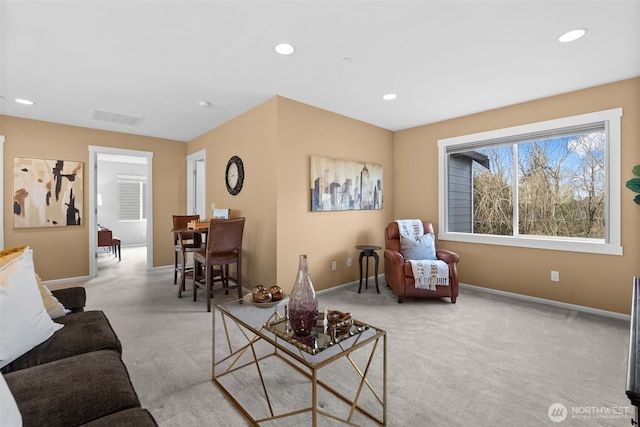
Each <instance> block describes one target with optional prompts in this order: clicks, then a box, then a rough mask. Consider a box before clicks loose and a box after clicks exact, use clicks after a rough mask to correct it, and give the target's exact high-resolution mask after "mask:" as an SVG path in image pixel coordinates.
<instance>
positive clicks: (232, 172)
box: [225, 156, 244, 196]
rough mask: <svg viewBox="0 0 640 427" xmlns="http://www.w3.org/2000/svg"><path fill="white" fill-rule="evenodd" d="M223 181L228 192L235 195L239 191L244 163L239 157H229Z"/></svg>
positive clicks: (242, 178) (242, 179) (242, 181)
mask: <svg viewBox="0 0 640 427" xmlns="http://www.w3.org/2000/svg"><path fill="white" fill-rule="evenodd" d="M225 181H226V184H227V191H228V192H229V194H231V195H233V196H235V195H236V194H238V193H240V190H242V184H243V183H244V165H243V164H242V160H241V159H240V157H238V156H233V157H232V158H230V159H229V162H228V163H227V170H226V172H225Z"/></svg>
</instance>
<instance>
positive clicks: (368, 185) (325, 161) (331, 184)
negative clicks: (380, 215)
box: [311, 156, 383, 212]
mask: <svg viewBox="0 0 640 427" xmlns="http://www.w3.org/2000/svg"><path fill="white" fill-rule="evenodd" d="M382 175H383V168H382V165H379V164H375V163H364V162H358V161H352V160H339V159H332V158H328V157H320V156H311V211H312V212H318V211H345V210H365V209H366V210H371V209H382V188H383V180H382Z"/></svg>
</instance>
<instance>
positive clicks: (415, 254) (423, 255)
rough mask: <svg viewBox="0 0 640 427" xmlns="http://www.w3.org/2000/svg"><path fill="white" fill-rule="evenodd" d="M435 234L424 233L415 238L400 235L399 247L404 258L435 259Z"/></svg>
mask: <svg viewBox="0 0 640 427" xmlns="http://www.w3.org/2000/svg"><path fill="white" fill-rule="evenodd" d="M435 240H436V236H435V235H434V234H433V233H427V234H424V235H422V236H420V237H418V238H417V239H410V238H408V237H404V236H400V247H401V248H402V249H401V252H402V256H403V257H404V258H405V259H415V260H417V259H419V260H422V259H429V260H435V259H436V246H435Z"/></svg>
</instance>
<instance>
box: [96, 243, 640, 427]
mask: <svg viewBox="0 0 640 427" xmlns="http://www.w3.org/2000/svg"><path fill="white" fill-rule="evenodd" d="M144 257H145V254H144V248H123V251H122V262H120V263H118V262H116V261H114V259H113V258H112V257H108V256H107V255H101V256H100V257H99V265H100V270H99V276H98V277H97V278H96V279H94V280H91V281H90V282H88V283H86V288H87V294H88V307H87V309H100V310H103V311H104V312H105V313H106V314H107V316H108V317H109V319H110V320H111V322H112V325H113V327H114V329H115V330H116V332H117V333H118V335H119V337H120V339H121V341H122V344H123V348H124V355H123V357H124V359H125V362H126V363H127V366H128V368H129V372H130V374H131V376H132V381H133V383H134V386H135V387H136V390H137V391H138V394H139V396H140V399H141V401H142V403H143V405H144V406H145V407H147V408H148V409H149V410H150V411H151V412H152V413H153V415H154V417H155V418H156V420H157V421H158V423H159V424H160V425H161V426H176V427H178V426H179V427H183V426H245V425H248V422H247V421H246V420H245V419H244V418H243V417H242V415H241V414H240V412H238V411H237V410H236V409H235V407H234V406H233V405H232V404H231V403H230V402H228V401H227V400H226V399H225V398H224V397H223V396H222V394H221V393H220V391H219V390H218V389H217V388H216V387H215V386H214V385H213V384H212V382H211V380H210V376H211V367H210V365H211V314H208V313H207V312H206V305H205V301H204V299H203V298H202V295H200V298H199V300H198V301H197V302H193V301H192V298H191V297H192V294H191V291H190V290H188V292H187V293H186V295H185V296H183V298H182V299H178V298H177V295H176V292H177V289H176V286H174V285H173V272H172V271H171V270H159V271H152V272H146V271H144ZM312 277H313V276H312ZM293 279H294V278H291V280H292V281H293ZM251 285H252V284H251V283H247V284H246V285H245V287H250V286H251ZM230 293H232V294H233V292H230ZM222 298H224V295H223V293H222V292H221V291H217V293H216V295H215V301H220V300H221V299H222ZM319 300H320V305H321V307H325V306H328V307H329V308H332V309H338V310H341V311H349V312H351V313H353V314H354V316H355V317H356V318H358V319H360V320H362V321H365V322H368V323H370V324H373V325H376V326H379V327H381V328H383V329H386V330H387V332H388V340H389V341H388V355H387V363H388V425H389V426H403V427H404V426H412V425H413V426H516V425H517V426H541V425H560V426H622V425H629V422H630V418H631V416H632V415H633V414H632V413H633V407H632V406H630V403H629V401H628V399H627V398H626V396H625V376H626V363H627V351H628V334H629V332H628V331H629V325H628V322H626V321H622V320H616V319H611V318H606V317H599V316H596V315H591V314H584V313H581V312H576V311H570V310H566V309H562V308H558V307H553V306H547V305H542V304H535V303H527V302H523V301H521V300H515V299H510V298H506V297H501V296H496V295H491V294H486V293H483V292H477V291H471V290H468V289H466V290H462V292H461V295H460V297H459V298H458V302H457V303H456V304H450V303H449V302H447V301H445V300H417V299H409V300H407V301H405V302H404V303H403V304H397V303H396V300H395V298H394V296H393V294H392V293H391V291H389V290H388V289H387V288H386V286H385V285H384V284H382V286H381V293H380V294H379V295H378V294H376V292H375V286H372V285H371V282H370V283H369V289H368V290H366V291H364V290H363V293H362V294H358V293H357V284H350V285H347V286H344V287H341V288H339V289H337V290H335V291H330V292H325V293H321V294H320V296H319ZM247 393H253V390H247ZM286 395H287V396H291V393H286ZM284 396H285V393H284V392H283V397H284ZM282 404H283V405H285V403H282ZM553 404H562V405H564V408H566V411H567V412H566V419H565V420H564V421H562V422H554V421H552V419H551V418H550V416H549V408H550V406H551V405H553ZM556 406H557V405H556ZM554 408H555V406H554ZM560 408H562V407H560ZM557 414H558V412H556V415H557ZM555 421H559V419H557V418H556V419H555ZM273 425H278V426H287V425H292V426H293V425H296V426H297V425H305V423H304V422H300V421H296V422H290V423H287V422H284V421H280V422H279V423H277V424H273ZM320 425H327V426H329V425H336V422H335V421H328V422H324V423H321V424H320Z"/></svg>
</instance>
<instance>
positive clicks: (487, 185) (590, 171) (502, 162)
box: [438, 109, 622, 255]
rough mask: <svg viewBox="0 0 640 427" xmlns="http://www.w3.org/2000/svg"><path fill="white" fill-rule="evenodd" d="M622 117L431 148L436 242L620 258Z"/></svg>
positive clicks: (600, 116)
mask: <svg viewBox="0 0 640 427" xmlns="http://www.w3.org/2000/svg"><path fill="white" fill-rule="evenodd" d="M621 115H622V109H614V110H607V111H601V112H596V113H590V114H583V115H580V116H573V117H567V118H562V119H557V120H550V121H546V122H539V123H533V124H529V125H523V126H517V127H512V128H507V129H500V130H496V131H490V132H483V133H479V134H473V135H465V136H460V137H455V138H448V139H443V140H440V141H438V155H439V181H440V185H439V196H440V213H439V222H440V232H439V238H440V239H442V240H455V241H464V242H474V243H488V244H499V245H509V246H523V247H535V248H543V249H557V250H570V251H579V252H592V253H606V254H618V255H620V254H622V248H621V247H620V117H621Z"/></svg>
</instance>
